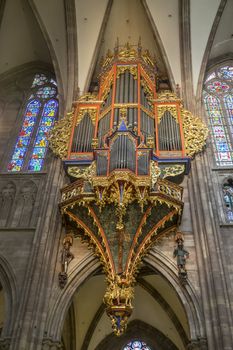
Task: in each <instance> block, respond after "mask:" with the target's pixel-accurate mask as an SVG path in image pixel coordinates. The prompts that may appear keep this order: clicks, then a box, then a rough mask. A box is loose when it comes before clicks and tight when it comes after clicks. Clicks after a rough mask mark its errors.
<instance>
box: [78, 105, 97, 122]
mask: <svg viewBox="0 0 233 350" xmlns="http://www.w3.org/2000/svg"><path fill="white" fill-rule="evenodd" d="M85 114H88V115H89V117H90V118H91V121H92V123H93V124H94V125H95V122H96V117H97V109H96V108H95V107H93V108H80V110H79V113H78V115H77V121H76V125H79V124H80V122H81V120H82V119H83V117H84V116H85Z"/></svg>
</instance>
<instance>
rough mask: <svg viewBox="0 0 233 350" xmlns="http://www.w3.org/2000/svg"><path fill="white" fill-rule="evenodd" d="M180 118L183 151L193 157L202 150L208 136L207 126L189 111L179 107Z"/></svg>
mask: <svg viewBox="0 0 233 350" xmlns="http://www.w3.org/2000/svg"><path fill="white" fill-rule="evenodd" d="M181 120H182V126H183V132H184V143H185V153H186V154H187V155H188V156H190V157H193V156H194V154H195V153H198V152H200V151H202V149H203V147H204V146H205V144H206V139H207V137H208V133H209V130H208V127H207V126H206V125H205V124H204V123H203V121H202V120H201V119H200V118H198V117H195V116H193V115H192V113H190V112H189V111H186V110H184V109H181Z"/></svg>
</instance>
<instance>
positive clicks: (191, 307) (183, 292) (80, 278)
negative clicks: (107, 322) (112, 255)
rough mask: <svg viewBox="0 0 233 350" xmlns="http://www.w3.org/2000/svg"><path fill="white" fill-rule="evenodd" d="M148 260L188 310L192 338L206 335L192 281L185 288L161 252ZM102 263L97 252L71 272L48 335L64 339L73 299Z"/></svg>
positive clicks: (57, 300) (54, 307) (58, 295)
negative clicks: (63, 334)
mask: <svg viewBox="0 0 233 350" xmlns="http://www.w3.org/2000/svg"><path fill="white" fill-rule="evenodd" d="M144 262H145V263H146V264H147V265H148V266H150V267H151V268H152V269H153V270H156V271H158V272H159V273H160V274H161V275H162V276H163V277H164V278H165V279H166V280H167V281H168V282H169V283H170V285H171V286H172V287H173V288H174V289H175V291H176V293H177V295H178V298H179V299H180V301H181V304H182V305H183V308H184V310H185V313H186V316H187V320H188V325H189V332H190V338H191V340H197V339H202V338H205V329H204V328H203V325H204V322H203V317H202V313H201V310H200V305H199V303H198V298H197V295H196V293H195V291H194V289H193V287H192V285H191V283H190V282H188V284H187V285H186V286H185V287H182V286H181V284H180V281H179V279H178V275H177V270H176V266H175V264H174V263H173V262H171V261H170V260H169V259H168V258H167V257H166V256H165V255H163V254H162V253H161V252H159V251H157V250H156V249H155V250H152V251H151V252H150V253H149V254H148V256H147V257H146V258H145V259H144ZM99 266H100V264H99V262H98V261H97V259H96V258H95V257H94V255H93V254H89V255H88V256H87V257H86V258H85V259H83V260H82V262H81V263H79V265H78V266H77V265H76V266H73V268H72V269H71V270H70V272H69V275H68V283H67V285H66V286H65V288H64V289H63V290H60V289H57V290H56V295H54V298H53V300H54V303H53V305H51V307H50V310H49V313H48V318H47V324H46V328H45V333H46V336H47V337H48V338H50V339H53V340H56V341H60V338H61V334H62V328H63V323H64V320H65V317H66V314H67V312H68V309H69V307H70V305H71V302H72V298H73V296H74V293H75V292H76V291H77V289H78V288H79V287H80V286H81V285H82V284H83V283H84V282H85V281H86V280H87V279H88V278H89V277H91V276H92V275H93V273H94V272H95V271H96V270H97V269H98V268H99Z"/></svg>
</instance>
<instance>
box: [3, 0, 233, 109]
mask: <svg viewBox="0 0 233 350" xmlns="http://www.w3.org/2000/svg"><path fill="white" fill-rule="evenodd" d="M181 3H182V0H127V1H126V0H98V1H94V0H85V1H83V0H69V1H68V0H66V1H65V0H49V1H45V0H31V1H29V0H18V1H15V0H7V1H6V0H2V1H1V4H0V50H1V56H0V79H1V76H2V75H3V74H4V75H6V73H7V72H8V71H10V70H12V69H16V68H17V67H18V66H20V65H22V64H26V63H29V62H32V61H40V62H44V63H47V64H48V63H49V64H51V65H53V68H54V71H55V74H56V77H57V80H58V85H59V91H60V95H62V98H63V100H65V101H67V105H68V106H70V104H71V102H72V99H73V98H74V95H75V94H77V91H78V90H79V91H81V92H83V91H87V90H88V87H89V84H90V82H91V79H92V76H93V73H94V71H95V69H96V65H97V63H98V61H99V58H100V57H101V55H102V54H105V53H106V51H107V49H109V48H110V49H113V47H114V45H115V42H116V39H117V38H119V42H120V44H124V43H125V42H127V41H129V42H130V43H132V44H137V42H138V39H139V37H141V41H142V46H143V47H145V48H148V49H149V50H150V51H151V52H152V53H153V54H155V55H156V59H157V63H158V66H159V69H160V71H161V72H162V73H163V70H164V71H165V70H166V72H167V74H168V76H169V79H170V81H173V82H174V83H175V84H179V85H181V82H182V80H181V68H182V63H183V62H182V57H181V51H180V24H179V23H180V13H181V11H180V7H181ZM232 13H233V2H232V0H222V1H220V0H190V37H191V58H192V73H193V88H194V92H196V90H197V84H198V79H199V75H200V70H201V66H202V62H203V59H204V55H207V56H208V58H209V59H211V60H213V59H216V58H217V57H219V56H223V55H225V54H229V53H233V21H232ZM210 40H212V43H211V42H210ZM207 50H208V52H207ZM173 86H174V84H173Z"/></svg>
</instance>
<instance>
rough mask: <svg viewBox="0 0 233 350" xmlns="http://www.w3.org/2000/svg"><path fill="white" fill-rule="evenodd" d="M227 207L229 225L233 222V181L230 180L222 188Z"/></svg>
mask: <svg viewBox="0 0 233 350" xmlns="http://www.w3.org/2000/svg"><path fill="white" fill-rule="evenodd" d="M222 191H223V198H224V202H225V206H226V216H227V221H228V222H229V223H232V222H233V179H228V180H227V181H226V182H225V183H224V184H223V186H222Z"/></svg>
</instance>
